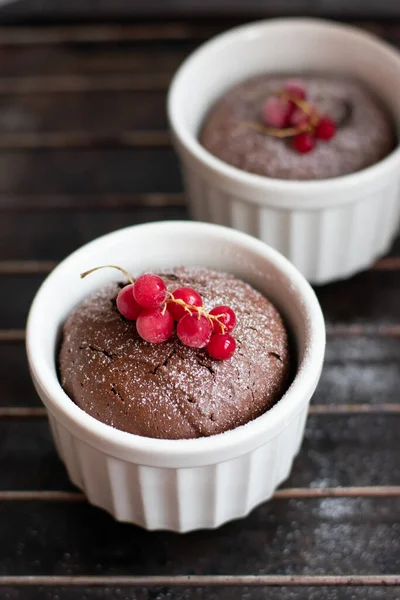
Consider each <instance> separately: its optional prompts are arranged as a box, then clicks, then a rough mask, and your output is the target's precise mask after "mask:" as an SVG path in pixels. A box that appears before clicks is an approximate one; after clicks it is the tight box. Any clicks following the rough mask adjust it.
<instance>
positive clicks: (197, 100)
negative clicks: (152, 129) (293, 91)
mask: <svg viewBox="0 0 400 600" xmlns="http://www.w3.org/2000/svg"><path fill="white" fill-rule="evenodd" d="M302 71H319V72H323V73H330V72H332V73H339V74H342V75H347V76H350V77H354V78H356V79H359V80H361V81H363V82H364V83H365V84H366V85H367V86H368V87H370V88H371V89H372V90H374V91H375V92H376V93H377V94H378V95H379V96H380V97H381V98H382V99H383V101H384V102H385V103H386V105H387V106H388V108H389V110H390V111H391V112H392V114H393V118H394V120H395V123H396V124H397V126H398V127H399V124H400V54H399V53H398V52H397V51H396V50H394V49H393V48H391V47H390V46H389V45H387V44H386V43H384V42H382V41H380V40H378V39H377V38H375V37H374V36H372V35H370V34H368V33H365V32H362V31H361V30H358V29H357V28H354V27H350V26H347V25H340V24H334V23H329V22H327V21H320V20H316V19H315V20H314V19H277V20H270V21H262V22H258V23H253V24H250V25H245V26H243V27H238V28H236V29H233V30H231V31H228V32H227V33H225V34H222V35H220V36H217V37H216V38H214V39H213V40H211V41H209V42H207V43H206V44H203V45H202V46H201V47H200V48H199V49H198V50H197V51H195V52H194V53H193V54H192V55H191V56H190V57H189V58H188V59H187V60H186V61H185V62H184V63H183V64H182V66H181V67H180V68H179V70H178V72H177V74H176V75H175V77H174V79H173V82H172V84H171V88H170V92H169V97H168V115H169V120H170V124H171V128H172V132H173V137H174V141H175V145H176V148H177V151H178V153H179V155H180V158H181V161H182V167H183V169H182V170H183V175H184V179H185V182H186V189H187V193H188V198H189V201H190V205H191V210H192V214H193V216H194V217H195V218H196V219H198V220H201V221H211V222H214V223H219V224H222V225H227V226H230V227H234V228H236V229H238V230H241V231H244V232H246V233H249V234H252V235H254V236H257V237H259V238H261V239H262V240H263V241H265V242H267V243H268V244H270V245H271V246H273V247H274V248H276V249H277V250H279V251H280V252H282V254H284V255H285V256H286V257H287V258H289V259H290V260H291V261H292V262H293V263H294V265H295V266H296V267H297V268H298V269H299V270H300V271H301V272H302V273H303V274H304V275H305V277H307V279H308V280H309V281H311V282H313V283H327V282H329V281H332V280H335V279H341V278H345V277H349V276H350V275H352V274H354V273H356V272H357V271H360V270H362V269H365V268H367V267H368V266H369V265H371V264H372V263H373V262H374V261H375V260H376V259H377V258H378V257H379V256H381V255H382V254H384V253H385V252H386V251H387V250H388V248H389V247H390V244H391V243H392V241H393V238H394V236H395V234H396V232H397V230H398V225H399V212H400V148H399V147H397V148H396V149H395V150H394V151H393V152H392V153H391V154H390V155H389V156H388V157H387V158H385V159H384V160H382V161H380V162H379V163H377V164H375V165H373V166H371V167H369V168H367V169H364V170H362V171H359V172H357V173H354V174H351V175H346V176H343V177H335V178H331V179H326V180H322V181H286V180H280V179H272V178H268V177H264V176H259V175H255V174H251V173H247V172H245V171H241V170H239V169H237V168H235V167H232V166H230V165H228V164H226V163H224V162H222V161H221V160H219V159H218V158H216V157H214V156H213V155H211V154H210V153H209V152H208V151H206V150H205V149H204V148H203V147H202V146H201V145H200V144H199V142H198V141H197V135H198V131H199V128H200V125H201V123H202V120H203V119H204V117H205V115H206V113H207V110H208V109H209V108H210V106H211V105H212V103H213V102H214V101H215V100H216V99H217V98H219V97H220V96H221V95H222V94H223V93H224V92H225V91H227V90H228V89H229V88H230V87H232V86H233V85H234V84H235V83H237V82H240V81H242V80H244V79H246V78H248V77H250V76H252V75H256V74H258V73H265V72H281V73H282V72H291V73H296V72H302Z"/></svg>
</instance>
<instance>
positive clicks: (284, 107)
mask: <svg viewBox="0 0 400 600" xmlns="http://www.w3.org/2000/svg"><path fill="white" fill-rule="evenodd" d="M292 109H293V107H292V104H291V102H289V100H284V99H283V98H279V96H270V97H269V98H268V100H267V101H266V102H265V104H264V105H263V107H262V109H261V118H262V120H263V121H264V123H265V124H266V125H269V127H276V128H278V129H280V128H281V127H285V125H287V123H288V120H289V117H290V113H291V112H292Z"/></svg>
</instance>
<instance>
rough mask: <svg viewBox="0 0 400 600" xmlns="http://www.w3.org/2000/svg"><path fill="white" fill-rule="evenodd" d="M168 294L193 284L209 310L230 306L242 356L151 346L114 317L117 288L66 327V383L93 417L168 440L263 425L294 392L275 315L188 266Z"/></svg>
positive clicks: (174, 276) (93, 300)
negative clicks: (258, 421) (262, 418)
mask: <svg viewBox="0 0 400 600" xmlns="http://www.w3.org/2000/svg"><path fill="white" fill-rule="evenodd" d="M160 274H161V276H162V277H163V278H164V280H165V281H166V283H167V287H168V289H169V291H173V290H174V289H176V288H177V287H180V286H182V285H187V286H190V287H194V288H195V289H196V290H197V291H198V292H199V293H200V294H201V295H202V297H203V301H204V305H205V307H206V309H207V310H210V309H211V308H212V307H214V306H216V305H218V304H228V305H229V306H231V307H232V308H233V310H234V311H235V313H236V315H237V326H236V328H235V331H234V337H235V338H236V340H237V351H236V353H235V355H234V356H233V357H232V358H231V359H230V360H227V361H221V362H219V361H215V360H213V359H211V358H210V357H209V356H208V354H207V353H206V352H205V351H204V350H198V349H194V348H189V347H187V346H184V345H182V344H181V343H180V342H179V340H178V339H177V338H176V336H174V337H173V338H171V340H168V341H167V342H164V343H163V344H159V345H154V344H148V343H146V342H144V341H143V340H142V339H141V338H140V337H139V336H138V335H137V333H136V328H135V324H134V323H133V322H129V321H126V320H124V319H123V318H122V317H121V316H120V314H119V313H118V311H117V310H116V308H115V298H116V296H117V293H118V290H119V286H118V285H116V284H110V285H108V286H106V287H105V288H104V289H102V290H100V291H99V292H97V293H96V294H94V295H92V296H91V297H90V298H88V299H86V301H85V302H84V303H83V304H82V305H81V306H80V307H79V308H78V309H76V310H75V311H74V312H73V313H72V314H71V315H70V316H69V318H68V320H67V322H66V324H65V326H64V338H63V342H62V348H61V353H60V373H61V382H62V385H63V387H64V389H65V390H66V392H67V393H68V394H69V395H70V397H71V398H72V399H73V400H74V401H75V402H76V403H77V404H78V405H79V406H81V407H82V408H83V409H84V410H85V411H87V412H88V413H89V414H91V415H92V416H94V417H96V418H98V419H100V420H101V421H103V422H105V423H108V424H109V425H112V426H114V427H117V428H119V429H123V430H125V431H130V432H133V433H137V434H139V435H146V436H150V437H160V438H171V439H174V438H190V437H199V436H207V435H212V434H214V433H220V432H222V431H226V430H228V429H231V428H233V427H236V426H238V425H241V424H243V423H246V422H247V421H249V420H251V419H253V418H255V417H257V416H259V415H260V414H262V413H263V412H264V411H265V410H267V409H268V408H270V407H271V406H272V405H273V404H274V403H275V402H276V401H277V400H278V399H279V398H280V397H281V395H282V394H283V392H284V391H285V389H286V387H287V384H288V374H289V349H288V339H287V334H286V330H285V327H284V325H283V323H282V320H281V317H280V315H279V313H278V312H277V310H276V309H275V307H274V306H273V305H272V304H271V302H269V301H268V300H267V299H266V298H264V297H263V296H262V295H261V294H259V293H258V292H257V291H255V290H254V289H253V288H251V287H250V286H249V285H247V284H245V283H244V282H242V281H239V280H238V279H236V278H235V277H234V276H232V275H229V274H223V273H217V272H215V271H210V270H207V269H203V268H186V267H179V268H176V269H173V270H169V271H164V272H162V273H160Z"/></svg>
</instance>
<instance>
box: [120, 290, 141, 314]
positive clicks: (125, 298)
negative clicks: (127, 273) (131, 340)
mask: <svg viewBox="0 0 400 600" xmlns="http://www.w3.org/2000/svg"><path fill="white" fill-rule="evenodd" d="M133 286H134V284H133V283H130V284H129V285H126V286H125V287H123V288H122V290H120V292H119V294H118V296H117V308H118V310H119V312H120V313H121V315H122V316H123V317H125V319H129V320H131V321H136V319H137V318H138V316H139V314H140V311H141V310H142V308H143V307H142V306H140V305H139V304H138V303H137V302H136V300H135V297H134V295H133Z"/></svg>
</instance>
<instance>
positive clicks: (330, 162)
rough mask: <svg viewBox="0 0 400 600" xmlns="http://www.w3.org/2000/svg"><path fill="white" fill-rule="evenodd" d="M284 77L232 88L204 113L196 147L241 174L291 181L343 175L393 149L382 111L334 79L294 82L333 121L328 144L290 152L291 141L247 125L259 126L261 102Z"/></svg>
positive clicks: (361, 90) (352, 85)
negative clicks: (297, 83)
mask: <svg viewBox="0 0 400 600" xmlns="http://www.w3.org/2000/svg"><path fill="white" fill-rule="evenodd" d="M288 77H289V78H290V77H292V76H291V75H259V76H256V77H253V78H251V79H249V80H247V81H245V82H243V83H241V84H239V85H237V86H235V87H234V88H232V89H231V90H230V91H228V92H227V93H226V94H225V95H224V96H223V97H222V98H220V99H219V100H218V101H217V102H216V103H215V105H214V106H213V107H212V108H211V110H210V111H209V113H208V114H207V116H206V118H205V121H204V123H203V126H202V128H201V131H200V135H199V141H200V143H201V144H202V145H203V146H204V147H205V148H206V149H207V150H208V151H209V152H211V153H212V154H214V155H215V156H216V157H218V158H220V159H221V160H223V161H224V162H226V163H229V164H230V165H233V166H234V167H237V168H239V169H242V170H244V171H248V172H250V173H257V174H259V175H266V176H268V177H274V178H280V179H294V180H311V179H325V178H328V177H336V176H340V175H346V174H348V173H352V172H355V171H359V170H360V169H363V168H365V167H368V166H370V165H373V164H374V163H376V162H378V161H379V160H381V159H382V158H384V157H385V156H386V155H387V154H389V153H390V152H391V151H392V150H393V148H394V146H395V144H396V139H395V133H394V126H393V122H392V119H391V118H390V116H389V114H388V112H387V110H386V109H385V107H384V106H382V105H381V103H380V101H379V100H378V99H377V98H376V97H375V96H374V95H373V94H372V93H371V92H370V91H369V90H368V89H366V88H365V87H364V86H363V85H361V84H360V83H358V82H356V81H351V80H349V79H346V78H344V77H339V76H335V75H329V76H324V75H317V74H310V75H302V76H301V77H299V78H298V79H299V80H301V82H302V84H303V85H304V86H305V87H306V89H307V102H309V103H310V104H311V105H312V106H314V107H316V108H317V109H318V112H319V113H320V114H323V115H329V117H330V118H332V119H333V121H334V122H335V124H336V127H337V130H336V133H335V135H334V137H332V139H330V140H329V141H325V142H323V141H321V142H318V143H317V144H316V145H315V147H314V148H313V150H312V151H310V152H308V150H307V149H305V150H304V151H305V152H307V153H304V154H303V153H301V152H302V151H303V150H300V153H299V152H296V151H295V150H294V148H293V144H292V143H291V140H290V139H281V138H278V137H274V136H273V135H264V134H263V133H262V132H261V131H257V129H256V128H253V127H252V124H257V123H260V115H261V113H262V110H263V105H264V103H265V101H266V99H267V98H268V97H270V96H271V95H274V94H276V93H277V91H279V90H281V89H283V88H284V86H285V83H286V82H287V81H288ZM294 77H296V76H294ZM300 142H301V140H300Z"/></svg>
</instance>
